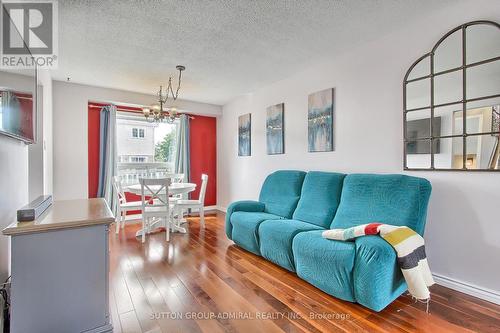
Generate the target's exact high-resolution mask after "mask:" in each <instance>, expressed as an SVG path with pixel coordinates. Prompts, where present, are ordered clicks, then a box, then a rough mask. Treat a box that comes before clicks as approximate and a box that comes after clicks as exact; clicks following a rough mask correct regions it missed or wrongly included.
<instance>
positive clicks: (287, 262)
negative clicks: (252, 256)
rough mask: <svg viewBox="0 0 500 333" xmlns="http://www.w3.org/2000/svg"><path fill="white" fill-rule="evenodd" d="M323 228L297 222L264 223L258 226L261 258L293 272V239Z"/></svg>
mask: <svg viewBox="0 0 500 333" xmlns="http://www.w3.org/2000/svg"><path fill="white" fill-rule="evenodd" d="M318 229H320V230H323V228H321V227H319V226H316V225H314V224H310V223H307V222H302V221H297V220H279V221H276V220H275V221H264V222H262V223H261V224H260V226H259V240H260V253H261V254H262V256H263V257H264V258H266V259H268V260H269V261H272V262H274V263H275V264H278V265H280V266H281V267H283V268H286V269H288V270H289V271H292V272H295V264H294V260H293V253H292V241H293V238H294V237H295V236H296V235H297V234H298V233H299V232H304V231H310V230H318Z"/></svg>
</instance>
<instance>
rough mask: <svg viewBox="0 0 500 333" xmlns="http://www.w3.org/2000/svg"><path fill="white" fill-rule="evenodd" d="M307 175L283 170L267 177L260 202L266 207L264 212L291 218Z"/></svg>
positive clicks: (301, 172)
mask: <svg viewBox="0 0 500 333" xmlns="http://www.w3.org/2000/svg"><path fill="white" fill-rule="evenodd" d="M305 175H306V173H305V172H303V171H293V170H281V171H276V172H273V173H272V174H270V175H269V176H267V178H266V180H265V181H264V184H263V185H262V189H261V191H260V196H259V201H260V202H262V203H264V204H265V205H266V207H265V210H264V211H265V212H266V213H270V214H276V215H279V216H283V217H285V218H291V217H292V214H293V211H294V210H295V207H297V202H298V201H299V198H300V192H301V190H302V182H303V181H304V177H305Z"/></svg>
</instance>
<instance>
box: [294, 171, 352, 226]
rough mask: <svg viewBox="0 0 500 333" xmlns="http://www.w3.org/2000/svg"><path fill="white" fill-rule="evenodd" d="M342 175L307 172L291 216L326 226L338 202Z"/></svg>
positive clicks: (342, 179) (331, 218)
mask: <svg viewBox="0 0 500 333" xmlns="http://www.w3.org/2000/svg"><path fill="white" fill-rule="evenodd" d="M344 177H345V175H344V174H341V173H333V172H318V171H311V172H308V173H307V175H306V177H305V178H304V184H303V185H302V193H301V195H300V200H299V203H298V204H297V208H296V209H295V212H294V213H293V218H294V219H295V220H301V221H304V222H309V223H313V224H316V225H319V226H320V227H323V228H328V227H329V226H330V224H331V223H332V220H333V217H334V216H335V212H336V211H337V207H338V205H339V202H340V194H341V192H342V183H343V182H344Z"/></svg>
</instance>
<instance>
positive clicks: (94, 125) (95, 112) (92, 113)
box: [88, 106, 101, 198]
mask: <svg viewBox="0 0 500 333" xmlns="http://www.w3.org/2000/svg"><path fill="white" fill-rule="evenodd" d="M88 113H89V115H88V154H89V155H88V157H89V163H88V167H89V179H88V182H89V198H95V197H97V187H98V186H99V131H100V126H101V119H100V112H99V109H98V108H91V107H90V106H89V108H88Z"/></svg>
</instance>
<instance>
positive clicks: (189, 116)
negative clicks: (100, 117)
mask: <svg viewBox="0 0 500 333" xmlns="http://www.w3.org/2000/svg"><path fill="white" fill-rule="evenodd" d="M89 107H91V108H102V107H103V105H95V104H89ZM116 111H122V112H129V113H137V114H143V113H142V111H141V110H131V109H121V108H120V107H118V106H117V107H116ZM178 114H185V115H187V116H188V118H189V119H195V117H193V116H191V115H188V114H187V113H183V112H179V113H178Z"/></svg>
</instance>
